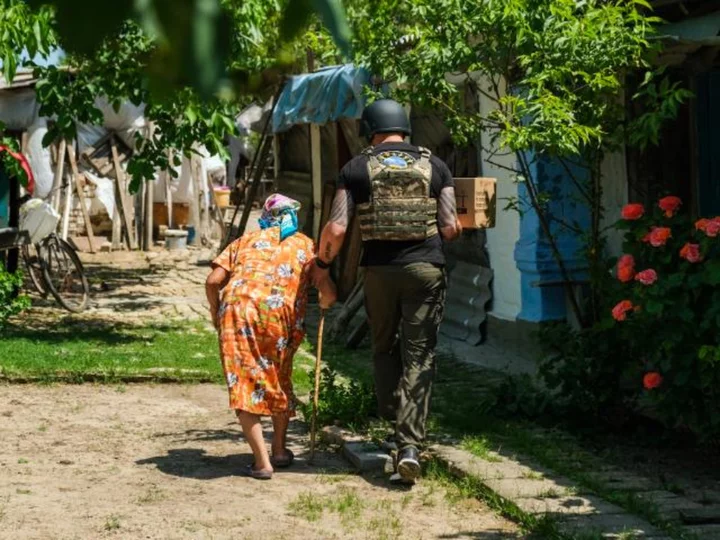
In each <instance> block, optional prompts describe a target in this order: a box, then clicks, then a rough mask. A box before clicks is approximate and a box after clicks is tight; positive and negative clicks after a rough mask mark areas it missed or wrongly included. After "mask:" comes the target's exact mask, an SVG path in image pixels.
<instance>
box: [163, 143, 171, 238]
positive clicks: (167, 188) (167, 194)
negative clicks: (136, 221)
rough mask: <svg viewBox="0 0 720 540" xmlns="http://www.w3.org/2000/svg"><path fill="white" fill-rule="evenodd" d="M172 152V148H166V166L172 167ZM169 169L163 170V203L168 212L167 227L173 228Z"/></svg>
mask: <svg viewBox="0 0 720 540" xmlns="http://www.w3.org/2000/svg"><path fill="white" fill-rule="evenodd" d="M172 160H173V153H172V150H168V167H172ZM170 178H172V176H171V175H170V169H169V168H168V170H167V171H165V178H164V180H165V205H166V206H167V213H168V229H172V228H173V222H172V221H173V219H172V218H173V203H172V190H171V189H170Z"/></svg>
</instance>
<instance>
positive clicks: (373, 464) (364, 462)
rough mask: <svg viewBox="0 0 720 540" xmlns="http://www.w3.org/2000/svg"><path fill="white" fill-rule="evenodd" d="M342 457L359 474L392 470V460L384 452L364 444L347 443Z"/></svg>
mask: <svg viewBox="0 0 720 540" xmlns="http://www.w3.org/2000/svg"><path fill="white" fill-rule="evenodd" d="M343 455H344V456H345V457H346V458H347V459H348V460H349V461H350V463H352V464H353V465H354V466H355V468H356V469H357V470H358V471H360V472H370V471H385V470H387V469H388V468H392V458H391V457H390V456H389V455H387V454H386V453H385V452H383V451H382V450H380V449H379V448H377V447H376V446H375V445H370V444H368V443H364V442H347V443H345V445H344V446H343Z"/></svg>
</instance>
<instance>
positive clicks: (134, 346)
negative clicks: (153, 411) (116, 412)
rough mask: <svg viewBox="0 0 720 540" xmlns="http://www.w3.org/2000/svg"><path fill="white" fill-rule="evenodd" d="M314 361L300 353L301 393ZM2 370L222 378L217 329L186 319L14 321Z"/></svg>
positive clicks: (48, 377) (29, 375)
mask: <svg viewBox="0 0 720 540" xmlns="http://www.w3.org/2000/svg"><path fill="white" fill-rule="evenodd" d="M312 364H313V362H312V360H311V359H309V358H306V357H303V356H301V355H298V356H297V358H296V369H295V373H294V377H293V380H294V382H295V387H296V392H297V393H298V394H301V395H302V394H303V393H308V392H309V391H310V389H311V388H312V374H311V371H312ZM0 374H1V375H2V378H3V379H5V380H9V381H17V382H22V381H30V382H33V381H41V382H42V381H45V382H83V381H98V382H106V383H121V382H142V381H145V380H148V381H153V382H222V381H223V374H222V368H221V366H220V361H219V352H218V338H217V334H216V333H215V332H214V331H213V330H212V329H211V328H209V327H208V326H207V325H205V324H202V323H192V324H190V323H187V322H182V321H181V322H177V323H167V324H149V325H147V326H136V325H123V324H116V325H114V326H110V325H108V324H107V323H96V324H93V322H92V321H80V320H71V319H70V320H68V319H66V320H64V321H61V322H58V323H57V324H56V325H55V326H53V327H50V328H44V329H42V330H33V329H28V328H23V327H19V326H9V327H6V328H4V329H3V331H2V337H0ZM116 390H117V391H118V392H124V391H125V388H124V387H123V386H122V385H118V386H117V387H116Z"/></svg>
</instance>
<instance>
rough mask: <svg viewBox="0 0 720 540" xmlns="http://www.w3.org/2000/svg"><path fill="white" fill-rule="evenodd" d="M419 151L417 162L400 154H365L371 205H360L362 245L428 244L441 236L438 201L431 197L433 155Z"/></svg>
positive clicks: (365, 152)
mask: <svg viewBox="0 0 720 540" xmlns="http://www.w3.org/2000/svg"><path fill="white" fill-rule="evenodd" d="M419 150H420V159H418V160H415V159H414V158H413V157H412V156H410V155H408V154H407V153H406V152H398V151H388V152H383V153H382V154H380V155H379V156H375V154H374V152H373V147H370V148H368V149H366V150H365V151H364V152H363V154H365V155H366V156H367V157H368V175H369V177H370V201H369V202H367V203H363V204H358V218H359V220H360V235H361V237H362V239H363V241H365V242H367V241H368V240H393V241H408V240H425V239H427V238H430V237H431V236H434V235H436V234H438V229H437V201H436V200H435V199H433V198H431V197H430V185H431V182H432V164H431V163H430V156H431V155H432V154H431V153H430V150H428V149H427V148H419ZM378 158H380V159H378ZM381 160H382V161H381Z"/></svg>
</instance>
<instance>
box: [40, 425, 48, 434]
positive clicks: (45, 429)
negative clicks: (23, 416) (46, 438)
mask: <svg viewBox="0 0 720 540" xmlns="http://www.w3.org/2000/svg"><path fill="white" fill-rule="evenodd" d="M47 428H48V427H47V424H40V426H38V431H39V432H40V433H45V432H46V431H47Z"/></svg>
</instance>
